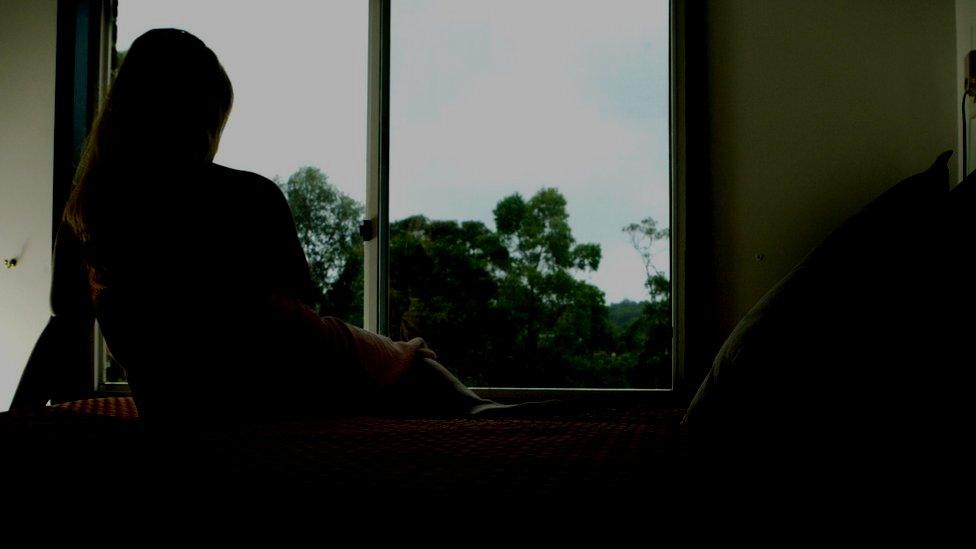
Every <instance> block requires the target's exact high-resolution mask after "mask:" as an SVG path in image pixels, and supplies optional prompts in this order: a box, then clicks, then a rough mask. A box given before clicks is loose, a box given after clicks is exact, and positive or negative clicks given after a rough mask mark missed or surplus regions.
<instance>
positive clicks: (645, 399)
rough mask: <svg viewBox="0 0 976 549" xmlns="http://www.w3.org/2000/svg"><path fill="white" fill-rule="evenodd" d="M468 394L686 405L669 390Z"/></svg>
mask: <svg viewBox="0 0 976 549" xmlns="http://www.w3.org/2000/svg"><path fill="white" fill-rule="evenodd" d="M471 390H472V391H474V392H475V393H476V394H477V395H478V396H480V397H482V398H488V399H491V400H497V401H499V402H524V401H529V400H547V399H555V400H566V401H580V402H592V403H602V404H647V405H650V406H654V407H662V408H665V407H666V408H674V407H679V406H684V405H686V404H687V402H684V401H683V399H681V398H680V395H678V394H677V393H676V392H675V391H673V390H671V389H574V388H541V387H532V388H523V387H472V388H471Z"/></svg>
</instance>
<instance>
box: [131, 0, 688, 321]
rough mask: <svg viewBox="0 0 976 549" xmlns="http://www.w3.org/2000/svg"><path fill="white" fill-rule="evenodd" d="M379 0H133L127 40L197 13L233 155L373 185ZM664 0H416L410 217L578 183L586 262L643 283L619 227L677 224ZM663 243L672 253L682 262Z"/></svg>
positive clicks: (604, 284)
mask: <svg viewBox="0 0 976 549" xmlns="http://www.w3.org/2000/svg"><path fill="white" fill-rule="evenodd" d="M367 6H368V2H367V1H365V0H346V1H321V0H320V1H295V0H292V1H286V0H279V1H278V2H275V3H274V4H269V3H267V2H257V1H245V0H235V1H227V0H223V1H217V0H210V1H201V0H167V1H165V2H161V1H158V0H155V1H153V0H120V1H119V17H118V26H119V35H118V47H119V49H127V48H128V47H129V45H130V44H131V43H132V41H133V40H134V39H135V38H136V37H137V36H138V35H139V34H141V33H143V32H145V31H146V30H148V29H151V28H158V27H176V28H182V29H185V30H188V31H190V32H192V33H193V34H195V35H197V36H199V37H200V38H201V39H202V40H203V41H204V42H206V43H207V45H209V46H210V47H211V48H212V49H213V50H214V51H215V52H216V54H217V56H218V58H219V59H220V61H221V63H222V64H223V65H224V68H225V69H226V70H227V73H228V75H229V76H230V78H231V81H232V82H233V84H234V92H235V99H234V110H233V112H232V113H231V117H230V120H229V121H228V124H227V127H226V129H225V131H224V136H223V139H222V142H221V146H220V151H219V153H218V155H217V158H216V160H217V162H220V163H222V164H225V165H228V166H231V167H234V168H238V169H244V170H249V171H255V172H258V173H260V174H262V175H265V176H267V177H274V176H276V175H278V176H282V177H287V176H288V174H290V173H292V172H294V171H295V170H296V169H297V168H299V167H301V166H305V165H314V166H318V167H320V168H321V169H322V170H323V171H324V172H326V173H327V174H328V175H329V178H330V181H331V182H332V183H334V184H335V185H337V186H338V187H339V188H340V189H342V190H343V191H344V192H346V193H347V194H349V195H350V196H352V197H353V198H356V199H357V200H360V201H363V200H364V196H365V180H366V166H365V163H366V137H365V135H366V131H365V130H366V47H367V41H366V32H367ZM667 10H668V3H667V1H666V0H599V1H597V0H592V1H589V2H574V1H544V0H521V1H503V0H488V1H485V0H482V1H479V2H473V1H462V0H438V1H429V0H400V1H394V2H393V8H392V20H391V33H392V37H391V56H392V60H391V90H390V96H391V112H390V139H391V143H390V155H391V158H390V202H391V206H390V207H391V215H392V217H393V218H394V219H399V218H402V217H405V216H407V215H413V214H418V213H419V214H424V215H426V216H428V217H430V218H433V219H457V220H466V219H476V220H481V221H484V222H485V223H486V224H488V225H489V226H494V224H493V222H492V213H491V212H492V209H493V208H494V206H495V204H496V203H497V202H498V200H499V199H501V198H503V197H504V196H506V195H508V194H511V193H513V192H519V193H522V195H523V196H525V197H526V198H528V197H530V196H531V195H532V194H534V193H535V192H536V191H537V190H538V189H539V188H541V187H543V186H553V187H558V188H559V189H560V190H561V191H562V193H563V194H564V195H565V196H566V199H567V201H568V204H569V205H568V208H569V213H570V223H571V225H572V227H573V234H574V236H575V237H576V239H577V241H578V242H597V243H599V244H600V245H601V246H602V248H603V261H602V263H601V266H600V270H599V271H598V272H597V273H594V274H588V275H585V276H583V278H585V279H587V280H590V281H592V282H593V283H595V284H596V285H598V286H599V287H600V288H601V289H603V291H604V292H605V293H606V296H607V302H608V303H612V302H616V301H619V300H621V299H624V298H630V299H635V300H639V299H643V298H645V297H646V295H647V293H646V290H645V289H644V287H643V280H644V268H643V265H642V263H641V260H640V256H639V255H638V254H637V252H636V251H634V249H633V248H632V247H631V245H630V243H629V241H628V239H627V236H626V235H625V234H624V233H623V232H622V231H621V228H622V227H623V226H624V225H625V224H627V223H631V222H637V221H640V220H641V219H642V218H644V217H647V216H653V217H654V218H655V219H657V220H658V222H659V223H660V224H661V225H662V226H667V225H668V219H669V217H668V89H667V86H668V72H667V70H668V59H667V53H668V49H667V47H668V35H667V29H668V25H667V21H668V11H667ZM668 261H669V259H668V251H667V248H666V246H661V247H660V252H659V253H658V254H657V255H656V256H655V264H656V265H657V267H658V268H660V269H662V270H664V271H667V270H668Z"/></svg>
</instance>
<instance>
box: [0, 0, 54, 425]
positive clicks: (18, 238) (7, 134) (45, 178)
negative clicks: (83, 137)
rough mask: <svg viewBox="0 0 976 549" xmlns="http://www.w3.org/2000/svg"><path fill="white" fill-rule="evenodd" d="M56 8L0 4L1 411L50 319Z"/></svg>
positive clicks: (15, 0) (24, 0)
mask: <svg viewBox="0 0 976 549" xmlns="http://www.w3.org/2000/svg"><path fill="white" fill-rule="evenodd" d="M56 21H57V2H56V1H55V0H0V259H16V260H17V266H16V267H14V268H12V269H7V268H4V266H3V265H2V264H0V410H7V409H8V408H9V407H10V401H11V399H12V398H13V393H14V390H15V389H16V387H17V382H18V381H19V380H20V374H21V372H22V371H23V367H24V364H25V362H26V360H27V357H28V355H29V354H30V351H31V348H32V347H33V344H34V341H35V340H36V338H37V336H38V335H39V334H40V331H41V329H42V328H43V327H44V324H45V322H46V321H47V318H48V316H49V314H50V309H49V303H48V290H49V286H50V281H51V275H50V273H51V203H52V202H51V201H52V179H53V157H54V74H55V39H56V29H57V25H56Z"/></svg>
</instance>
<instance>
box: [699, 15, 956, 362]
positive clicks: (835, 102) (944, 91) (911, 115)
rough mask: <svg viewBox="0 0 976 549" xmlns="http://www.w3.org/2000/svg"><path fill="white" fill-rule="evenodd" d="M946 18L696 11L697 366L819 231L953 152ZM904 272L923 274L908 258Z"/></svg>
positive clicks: (952, 47)
mask: <svg viewBox="0 0 976 549" xmlns="http://www.w3.org/2000/svg"><path fill="white" fill-rule="evenodd" d="M955 10H956V6H955V4H954V1H953V0H940V1H934V2H917V1H914V0H898V1H891V0H817V1H809V2H797V1H795V0H770V1H764V2H758V1H756V0H715V1H710V2H707V3H706V4H704V11H703V15H702V21H703V22H702V26H703V29H704V37H703V38H704V44H705V49H706V53H705V58H706V59H705V71H706V73H707V74H706V75H705V76H704V78H705V79H706V81H707V90H708V91H707V93H706V94H705V95H704V97H703V100H702V103H703V105H702V107H703V108H704V110H705V112H706V115H705V120H704V121H703V123H702V125H703V127H702V128H701V129H700V131H703V133H704V141H705V142H704V146H705V150H707V153H705V154H706V155H707V163H708V166H707V169H705V170H704V172H703V173H707V180H706V181H697V180H689V182H688V186H689V193H694V192H704V193H706V194H708V198H707V201H708V202H710V206H709V211H710V215H709V218H708V219H707V220H705V223H706V225H707V226H708V227H709V232H710V238H709V241H704V240H700V241H699V242H697V243H691V242H689V249H691V247H693V246H695V245H699V246H704V247H705V248H708V250H709V252H710V255H711V257H710V262H709V263H710V265H709V266H708V269H710V270H711V272H710V273H709V274H710V278H712V279H713V281H712V282H711V285H712V286H713V288H712V289H705V290H704V291H714V292H715V295H714V297H713V298H712V301H713V303H711V304H710V305H709V306H708V308H707V309H706V310H704V311H702V310H699V311H695V312H689V313H688V314H689V320H690V319H691V315H692V314H698V315H700V316H699V317H698V318H699V319H700V320H701V319H705V320H704V321H705V322H712V323H714V325H713V326H711V327H710V329H706V331H709V337H705V338H699V339H698V341H697V343H698V344H703V343H705V342H706V341H707V343H708V349H709V352H708V353H706V354H704V356H707V357H709V358H708V360H709V361H710V359H711V356H713V355H714V351H715V350H716V349H717V347H718V345H720V344H721V342H722V340H724V338H725V337H726V336H727V335H728V333H729V332H730V331H731V330H732V328H733V327H734V326H735V324H736V323H737V322H738V320H739V319H740V318H741V317H742V315H743V314H745V313H746V312H747V311H748V309H749V308H750V307H752V305H753V304H754V303H755V302H756V301H757V300H758V299H759V298H760V297H761V296H762V295H763V294H764V293H765V292H766V291H767V290H768V289H769V288H770V287H772V286H773V285H774V284H775V283H776V281H778V280H779V279H780V278H782V277H783V276H784V275H785V274H787V273H788V272H789V270H790V269H791V268H792V267H793V266H794V265H795V264H796V263H797V262H798V261H800V260H801V259H802V258H803V257H804V255H805V254H806V253H808V252H809V251H810V250H811V249H812V248H813V247H814V246H816V245H817V244H818V243H819V242H820V241H821V240H822V239H823V238H824V237H825V236H826V235H827V234H828V233H830V231H832V230H833V229H834V228H835V227H837V226H838V225H839V224H840V223H841V222H842V221H843V220H844V219H846V218H847V217H849V216H850V215H852V214H853V213H855V212H856V211H857V210H858V209H860V208H861V207H862V206H864V205H865V204H867V203H868V202H869V201H870V200H871V199H873V198H874V197H875V196H877V195H878V194H879V193H881V192H882V191H884V190H885V189H886V188H888V187H890V186H891V185H893V184H894V183H895V182H897V181H899V180H901V179H903V178H905V177H907V176H909V175H912V174H914V173H917V172H919V171H921V170H924V169H925V168H927V167H928V166H929V165H930V164H931V163H932V161H933V160H934V159H935V158H936V156H937V155H938V153H940V152H941V151H944V150H947V149H956V143H957V136H958V131H957V130H956V123H957V120H958V115H957V114H956V113H957V111H958V103H957V102H956V100H957V97H958V96H957V94H956V87H957V86H956V85H955V83H956V81H957V65H956V62H955V61H954V59H955V57H956V42H955V35H956V24H955ZM693 152H694V151H690V152H689V156H690V155H691V154H693ZM954 161H955V160H954ZM951 169H952V170H953V173H955V172H954V170H955V169H956V167H955V164H953V165H952V166H951ZM696 186H702V187H704V188H703V189H700V190H698V191H696V190H695V189H696ZM689 215H691V214H689ZM906 222H909V223H910V222H911V220H910V219H909V220H906ZM906 265H907V266H908V267H915V268H925V266H924V265H921V264H913V262H912V254H911V250H906ZM693 291H695V290H694V289H693V288H691V287H690V286H689V292H693ZM696 329H704V328H696ZM689 341H691V338H690V339H689ZM695 366H696V365H689V367H691V369H690V371H689V373H690V374H692V373H693V371H694V368H695ZM697 367H698V369H699V370H700V373H702V374H703V373H704V370H705V369H707V367H708V365H707V364H699V365H697Z"/></svg>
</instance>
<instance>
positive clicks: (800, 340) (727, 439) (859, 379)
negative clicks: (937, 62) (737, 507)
mask: <svg viewBox="0 0 976 549" xmlns="http://www.w3.org/2000/svg"><path fill="white" fill-rule="evenodd" d="M951 155H952V151H947V152H945V153H942V154H941V155H940V156H939V157H938V159H937V160H936V161H935V163H934V164H933V165H932V166H931V167H930V168H929V169H928V170H926V171H924V172H922V173H919V174H917V175H914V176H912V177H909V178H907V179H905V180H903V181H901V182H900V183H898V184H896V185H895V186H894V187H892V188H890V189H888V190H887V191H886V192H884V193H883V194H882V195H881V196H879V197H878V198H876V199H875V200H874V201H872V202H871V203H870V204H868V205H867V206H866V207H865V208H863V209H862V210H861V211H860V212H859V213H857V214H856V215H854V216H853V217H851V218H850V219H848V220H847V221H846V222H844V223H843V224H842V225H841V226H840V227H839V228H837V229H836V230H835V231H834V232H833V233H832V234H830V235H829V236H828V237H827V238H826V239H825V240H824V241H823V242H822V243H821V244H820V245H819V246H818V247H817V248H815V249H814V250H813V251H812V252H810V254H809V255H807V257H806V258H804V259H803V260H802V261H801V262H800V263H799V264H798V265H797V266H796V267H795V268H794V269H793V270H792V271H791V272H790V273H789V274H788V275H786V277H784V278H783V279H782V280H781V281H780V282H779V283H778V284H776V286H775V287H773V288H772V289H771V290H770V291H769V292H768V293H766V295H765V296H763V297H762V299H760V300H759V302H758V303H757V304H756V305H755V306H754V307H753V308H752V309H751V310H750V311H749V312H748V313H747V314H746V315H745V317H744V318H743V319H742V320H741V321H740V322H739V324H738V325H737V326H736V327H735V329H734V330H733V331H732V333H731V335H730V336H729V337H728V339H727V340H726V341H725V343H724V344H723V345H722V347H721V349H720V350H719V352H718V355H717V356H716V357H715V360H714V362H713V364H712V368H711V371H710V372H709V374H708V376H707V377H706V379H705V380H704V382H703V383H702V384H701V386H700V387H699V389H698V392H697V394H696V395H695V397H694V399H693V400H692V402H691V405H690V406H689V409H688V412H687V414H686V416H685V419H684V423H685V425H686V426H687V428H688V430H689V434H690V435H691V436H692V440H693V442H696V443H700V444H704V447H705V448H707V449H709V450H710V451H721V452H724V453H726V454H730V453H740V454H741V453H744V454H749V455H754V454H756V453H758V452H769V451H770V450H773V451H777V452H799V454H797V455H802V456H810V455H812V454H811V452H816V453H817V454H819V455H824V453H827V454H830V453H838V454H847V453H850V452H852V451H857V449H858V448H860V449H862V450H863V449H865V448H868V447H870V446H871V445H873V444H874V443H875V442H878V437H882V436H885V435H886V434H890V433H885V431H886V429H885V427H886V426H890V425H892V424H893V423H894V422H897V421H898V418H901V419H904V418H905V417H908V416H909V414H907V413H906V410H907V409H910V408H911V405H910V404H909V403H910V401H911V399H912V398H914V395H915V394H917V393H918V392H919V391H918V386H919V384H922V385H924V381H925V380H926V379H927V377H926V376H927V372H926V365H925V360H926V359H927V353H928V350H929V349H931V346H932V343H933V340H932V338H933V337H934V336H936V335H937V330H936V329H935V328H934V325H933V324H932V322H931V321H932V320H933V318H935V314H934V306H935V303H934V301H933V300H931V299H928V296H927V294H928V291H929V289H930V288H932V287H933V285H934V283H935V282H936V281H937V280H938V278H939V274H938V269H929V268H926V267H923V266H926V265H929V264H931V261H932V260H933V258H936V257H937V256H938V247H937V246H936V245H935V243H936V242H938V241H939V238H940V234H939V229H938V224H937V222H938V220H939V219H940V217H941V215H940V214H941V212H942V208H943V206H944V201H945V198H946V196H947V191H948V178H949V172H948V166H947V162H948V159H949V157H950V156H951Z"/></svg>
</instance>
